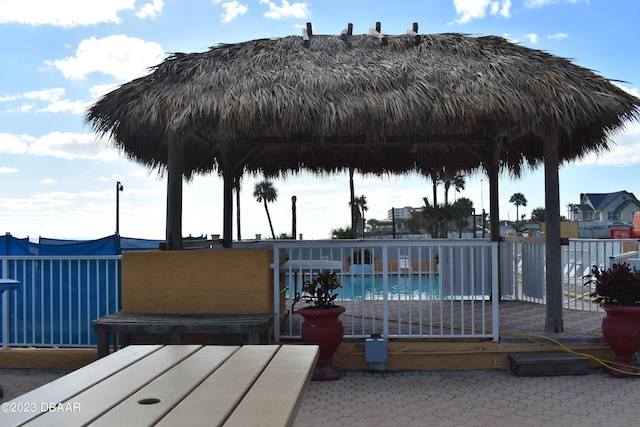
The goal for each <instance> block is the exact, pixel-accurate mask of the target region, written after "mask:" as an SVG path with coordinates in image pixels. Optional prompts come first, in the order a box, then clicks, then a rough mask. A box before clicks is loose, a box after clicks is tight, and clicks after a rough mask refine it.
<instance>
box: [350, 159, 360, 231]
mask: <svg viewBox="0 0 640 427" xmlns="http://www.w3.org/2000/svg"><path fill="white" fill-rule="evenodd" d="M353 172H354V169H353V168H349V194H350V198H349V206H350V207H351V232H352V233H353V235H352V236H351V238H355V237H356V235H355V232H356V222H357V221H358V211H357V209H356V196H355V192H354V187H353Z"/></svg>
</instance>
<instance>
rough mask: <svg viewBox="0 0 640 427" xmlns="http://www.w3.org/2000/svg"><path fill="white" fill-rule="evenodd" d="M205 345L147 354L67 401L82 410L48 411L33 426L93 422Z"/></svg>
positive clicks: (168, 347) (176, 346) (165, 347)
mask: <svg viewBox="0 0 640 427" xmlns="http://www.w3.org/2000/svg"><path fill="white" fill-rule="evenodd" d="M130 347H134V348H138V347H145V346H129V347H127V348H130ZM201 347H202V346H199V345H175V346H174V345H171V346H164V347H162V348H160V349H159V350H157V351H155V352H153V353H151V354H150V355H148V356H147V357H145V358H143V359H140V360H139V361H138V362H137V363H135V364H133V365H130V366H128V367H126V368H124V369H122V370H120V371H118V372H116V373H115V374H113V375H111V376H110V377H108V378H106V379H105V380H103V381H101V382H99V383H97V384H96V385H94V386H93V387H91V388H89V389H87V390H85V391H83V392H82V393H80V394H78V395H76V396H74V397H73V398H71V399H69V400H67V401H66V402H69V403H70V404H73V405H76V406H77V407H78V408H79V409H80V410H79V411H77V412H72V411H55V412H47V413H44V414H43V415H42V416H40V417H38V418H36V419H35V420H33V423H32V424H29V425H30V426H31V425H33V426H45V427H50V426H66V425H84V424H86V423H89V422H91V421H93V420H94V419H96V418H97V417H99V416H101V415H103V414H104V413H105V412H107V411H108V410H110V409H111V408H113V407H114V406H116V405H117V404H119V403H120V402H121V401H123V400H125V399H126V398H128V397H129V396H131V395H132V394H133V393H135V392H136V391H138V390H139V389H141V388H142V387H144V386H145V385H147V384H148V383H149V382H151V381H152V380H153V379H155V378H156V377H158V376H160V375H162V374H163V373H164V372H166V371H167V370H169V369H171V368H172V367H173V366H175V365H176V364H178V363H180V362H181V361H182V360H184V359H185V358H187V357H188V356H189V355H191V354H192V353H194V352H196V351H197V350H198V349H200V348H201ZM119 353H120V352H117V353H114V355H117V354H119ZM110 357H111V356H109V357H106V358H105V359H106V360H109V359H110ZM100 360H103V359H100ZM100 360H99V361H100ZM96 363H97V362H96ZM129 421H132V420H129Z"/></svg>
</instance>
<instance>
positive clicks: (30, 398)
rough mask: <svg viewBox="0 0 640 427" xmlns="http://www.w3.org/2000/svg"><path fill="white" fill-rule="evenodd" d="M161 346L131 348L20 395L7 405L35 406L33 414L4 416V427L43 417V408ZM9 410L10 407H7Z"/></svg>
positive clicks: (22, 413) (64, 399) (9, 413)
mask: <svg viewBox="0 0 640 427" xmlns="http://www.w3.org/2000/svg"><path fill="white" fill-rule="evenodd" d="M161 347H162V346H160V345H149V346H131V347H127V348H126V349H123V350H122V351H119V352H118V353H117V354H116V353H114V354H113V355H112V356H111V357H108V358H104V359H100V360H97V361H95V362H93V363H91V364H89V365H86V366H84V367H82V368H80V369H77V370H75V371H73V372H70V373H69V374H67V375H65V376H63V377H61V378H58V379H57V380H55V381H52V382H50V383H48V384H45V385H43V386H41V387H39V388H37V389H35V390H32V391H30V392H28V393H25V394H23V395H22V396H20V397H17V398H15V399H13V400H12V401H10V402H8V404H9V405H13V404H21V405H25V404H29V405H32V406H31V407H33V405H35V407H36V411H35V412H33V411H22V412H5V413H3V414H2V423H1V424H2V425H3V426H15V425H20V424H22V423H24V422H26V421H28V420H30V419H32V418H36V417H38V416H40V415H42V412H40V410H41V409H42V405H43V404H44V405H45V406H46V405H48V404H49V403H53V404H57V403H60V402H64V401H68V400H70V399H72V398H73V397H74V396H75V395H77V394H78V393H81V392H82V391H84V390H86V389H88V388H89V387H91V386H93V385H94V384H97V383H99V382H101V381H103V380H104V379H105V378H108V377H110V376H111V375H113V374H115V373H117V372H119V371H121V370H122V369H124V368H126V367H128V366H130V365H131V364H133V363H135V362H137V361H138V360H140V359H142V358H144V357H147V356H148V355H149V354H151V353H153V352H155V351H157V350H158V349H160V348H161ZM9 407H11V406H9Z"/></svg>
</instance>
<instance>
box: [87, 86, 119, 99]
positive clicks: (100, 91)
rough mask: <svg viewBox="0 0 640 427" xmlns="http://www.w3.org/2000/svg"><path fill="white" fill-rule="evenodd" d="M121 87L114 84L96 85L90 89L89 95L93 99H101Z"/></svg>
mask: <svg viewBox="0 0 640 427" xmlns="http://www.w3.org/2000/svg"><path fill="white" fill-rule="evenodd" d="M119 86H120V84H118V83H112V84H108V85H95V86H91V88H90V89H89V94H90V95H91V97H92V98H94V99H95V98H100V97H101V96H102V95H106V94H108V93H109V92H111V91H112V90H114V89H117V88H118V87H119Z"/></svg>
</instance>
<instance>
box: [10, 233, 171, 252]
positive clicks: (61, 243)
mask: <svg viewBox="0 0 640 427" xmlns="http://www.w3.org/2000/svg"><path fill="white" fill-rule="evenodd" d="M160 242H163V240H149V239H135V238H131V237H120V239H118V236H116V235H115V234H114V235H113V236H107V237H103V238H102V239H97V240H63V239H50V238H46V237H40V239H39V242H38V243H33V242H30V241H29V238H24V239H18V238H16V237H13V236H12V235H11V234H6V235H4V236H0V255H33V256H37V255H44V256H57V255H60V256H64V255H119V254H120V253H122V252H126V251H140V250H145V251H146V250H157V249H158V245H159V244H160Z"/></svg>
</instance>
